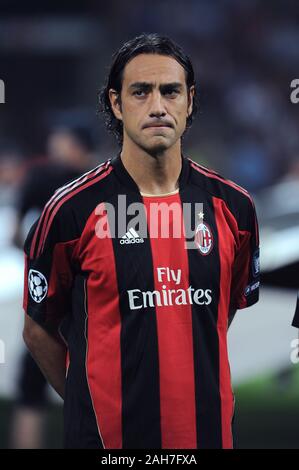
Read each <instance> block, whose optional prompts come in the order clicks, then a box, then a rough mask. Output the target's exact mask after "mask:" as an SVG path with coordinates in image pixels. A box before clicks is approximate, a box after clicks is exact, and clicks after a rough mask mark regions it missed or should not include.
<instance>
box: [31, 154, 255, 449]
mask: <svg viewBox="0 0 299 470" xmlns="http://www.w3.org/2000/svg"><path fill="white" fill-rule="evenodd" d="M201 204H202V205H201ZM152 207H155V210H156V212H157V213H155V211H153V210H152ZM157 207H158V210H157ZM172 208H173V210H170V209H172ZM157 214H158V215H157ZM156 215H157V216H156ZM124 216H125V217H124ZM124 219H125V222H126V223H124ZM136 220H137V223H135V222H136ZM162 227H163V228H164V232H163V231H162V230H161V228H162ZM187 228H188V229H187ZM166 229H168V235H167V236H165V233H166V232H167V230H166ZM165 230H166V232H165ZM103 234H105V236H103ZM25 255H26V268H25V287H24V309H25V311H26V312H27V314H28V315H30V316H31V317H32V318H33V319H34V320H35V321H36V322H37V323H39V324H40V325H41V326H42V327H43V328H45V329H46V330H47V331H48V332H49V333H55V332H57V329H59V331H60V333H61V334H62V335H63V337H64V338H65V341H66V343H67V345H68V353H69V363H68V368H67V376H66V392H65V402H64V416H65V447H68V448H79V447H80V448H114V449H118V448H119V449H125V448H126V449H129V448H131V449H132V448H135V449H136V448H141V449H150V448H151V449H159V448H160V449H161V448H162V449H166V448H172V449H175V448H181V449H195V448H231V447H232V446H233V435H232V418H233V414H234V395H233V391H232V386H231V377H230V368H229V360H228V352H227V327H228V315H229V311H230V309H242V308H245V307H248V306H250V305H252V304H254V303H255V302H257V301H258V296H259V294H258V292H259V234H258V223H257V218H256V212H255V207H254V203H253V200H252V198H251V196H250V194H249V193H248V192H247V191H246V190H244V189H243V188H241V187H240V186H238V185H237V184H235V183H233V182H232V181H229V180H227V179H225V178H223V177H222V176H220V175H219V174H218V173H216V172H214V171H211V170H209V169H207V168H205V167H203V166H201V165H199V164H197V163H195V162H193V161H192V160H190V159H189V158H187V157H185V156H183V155H182V169H181V173H180V176H179V190H178V192H176V193H171V194H169V195H164V196H148V195H142V194H141V193H140V191H139V188H138V186H137V185H136V183H135V181H134V180H133V179H132V177H131V176H130V175H129V173H128V172H127V171H126V169H125V167H124V166H123V163H122V160H121V158H120V154H118V155H117V156H116V157H114V158H112V159H110V160H107V161H106V162H105V163H103V164H101V165H99V166H98V167H97V168H95V169H94V170H92V171H90V172H88V173H86V174H84V175H82V176H81V177H80V178H78V179H76V180H74V181H71V182H70V183H68V184H66V185H65V186H63V187H61V188H60V189H58V190H57V191H56V192H55V193H54V195H53V197H52V198H51V199H50V200H49V202H48V203H47V204H46V206H45V208H44V210H43V213H42V215H41V216H40V218H39V219H38V220H37V222H36V223H35V224H34V225H33V227H32V228H31V231H30V232H29V234H28V237H27V240H26V242H25Z"/></svg>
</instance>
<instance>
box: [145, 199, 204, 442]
mask: <svg viewBox="0 0 299 470" xmlns="http://www.w3.org/2000/svg"><path fill="white" fill-rule="evenodd" d="M152 202H161V203H163V202H164V204H165V202H167V203H173V202H175V203H177V204H178V206H177V207H178V210H176V211H175V216H174V217H171V218H170V220H171V221H170V226H171V227H172V226H173V221H174V220H176V221H178V220H179V221H180V230H181V233H182V234H183V233H184V232H183V223H184V222H183V216H182V210H181V201H180V197H179V195H174V196H168V197H167V198H161V197H160V198H158V199H155V198H144V203H145V206H146V210H147V216H148V224H149V233H150V234H151V240H150V241H151V248H152V257H153V271H154V282H155V290H157V291H160V292H161V291H162V286H163V285H164V286H166V289H165V290H169V289H187V288H188V287H189V266H188V258H187V251H186V248H185V238H184V235H182V237H181V238H174V237H173V238H162V237H161V236H160V234H159V238H154V237H153V233H154V232H155V224H154V219H153V218H152V217H151V214H150V205H151V203H152ZM161 219H162V221H164V222H165V219H166V217H165V214H164V215H163V211H162V217H161ZM162 223H163V222H162ZM159 225H160V226H161V225H162V224H158V226H159ZM170 236H171V235H170ZM159 267H163V268H165V267H168V268H171V269H172V270H174V271H175V272H176V273H177V272H178V270H181V276H182V278H181V281H180V283H179V284H178V285H177V284H176V283H175V282H174V281H173V280H167V279H166V277H163V282H161V281H160V280H159V277H158V271H157V268H159ZM156 316H157V331H158V347H159V371H160V409H161V436H162V448H164V449H165V448H170V449H176V448H184V449H194V448H196V446H197V439H196V408H195V384H194V363H193V333H192V311H191V306H190V305H173V306H165V305H161V306H160V305H159V306H156Z"/></svg>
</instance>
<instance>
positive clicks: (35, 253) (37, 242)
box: [33, 162, 108, 258]
mask: <svg viewBox="0 0 299 470" xmlns="http://www.w3.org/2000/svg"><path fill="white" fill-rule="evenodd" d="M105 163H106V164H107V162H105ZM103 165H104V167H103V168H102V170H101V171H100V172H99V173H98V174H96V175H94V176H93V177H92V178H90V179H89V180H88V182H90V181H93V180H94V179H96V178H97V177H98V176H100V175H101V174H102V173H103V172H104V170H105V169H106V165H105V164H103ZM99 166H101V165H99ZM99 166H98V167H96V168H95V169H94V170H91V171H90V172H87V174H88V173H90V174H91V173H92V172H93V171H94V172H96V171H97V170H98V168H99ZM107 168H108V167H107ZM84 176H86V173H84V174H83V175H82V176H80V177H79V178H76V179H75V180H74V181H73V183H72V184H71V186H70V187H69V188H66V186H67V184H65V185H64V186H62V187H61V188H59V189H58V190H57V192H56V193H54V195H53V196H52V198H53V201H52V202H51V203H50V206H51V205H52V204H54V205H53V207H52V208H51V209H50V211H49V207H47V210H46V211H43V213H42V215H41V219H42V222H41V224H40V228H39V233H38V235H37V237H36V242H35V248H34V253H33V258H35V256H37V253H38V252H37V249H38V246H39V242H40V237H41V234H42V231H43V226H44V220H43V219H45V217H46V214H47V219H48V221H49V219H50V218H51V215H52V213H53V211H54V210H55V208H56V206H57V204H58V203H60V202H61V199H59V200H58V201H55V199H56V198H57V197H58V196H59V195H60V194H61V193H62V192H63V191H65V189H68V191H69V192H68V193H67V194H66V195H65V196H67V195H68V194H70V193H71V192H72V189H78V188H80V187H81V186H83V185H84V184H86V183H87V181H84V183H81V184H80V185H78V186H76V188H73V185H75V184H77V183H78V181H79V180H80V179H82V178H83V177H84ZM68 184H69V183H68ZM52 198H51V199H52ZM51 199H50V200H51ZM48 202H49V201H48ZM48 214H49V215H48Z"/></svg>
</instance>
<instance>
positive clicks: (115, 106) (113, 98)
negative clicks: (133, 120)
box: [109, 88, 122, 121]
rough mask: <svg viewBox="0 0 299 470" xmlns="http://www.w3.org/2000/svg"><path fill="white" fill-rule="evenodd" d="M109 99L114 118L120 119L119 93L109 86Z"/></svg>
mask: <svg viewBox="0 0 299 470" xmlns="http://www.w3.org/2000/svg"><path fill="white" fill-rule="evenodd" d="M109 100H110V104H111V108H112V111H113V114H114V116H115V117H116V119H119V120H120V121H122V112H121V101H120V95H119V93H117V91H115V90H113V88H110V90H109Z"/></svg>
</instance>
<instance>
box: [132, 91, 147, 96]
mask: <svg viewBox="0 0 299 470" xmlns="http://www.w3.org/2000/svg"><path fill="white" fill-rule="evenodd" d="M142 93H145V92H144V90H136V91H134V93H133V95H136V96H142Z"/></svg>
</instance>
